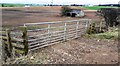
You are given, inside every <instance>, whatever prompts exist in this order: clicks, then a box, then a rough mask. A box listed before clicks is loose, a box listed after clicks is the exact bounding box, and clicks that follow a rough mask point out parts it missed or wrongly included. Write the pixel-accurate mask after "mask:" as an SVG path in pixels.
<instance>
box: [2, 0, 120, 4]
mask: <svg viewBox="0 0 120 66" xmlns="http://www.w3.org/2000/svg"><path fill="white" fill-rule="evenodd" d="M119 1H120V0H53V4H118V2H119ZM51 2H52V0H0V3H32V4H33V3H35V4H50V3H51Z"/></svg>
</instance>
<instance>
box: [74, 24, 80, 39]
mask: <svg viewBox="0 0 120 66" xmlns="http://www.w3.org/2000/svg"><path fill="white" fill-rule="evenodd" d="M78 28H79V22H77V24H76V37H75V38H78Z"/></svg>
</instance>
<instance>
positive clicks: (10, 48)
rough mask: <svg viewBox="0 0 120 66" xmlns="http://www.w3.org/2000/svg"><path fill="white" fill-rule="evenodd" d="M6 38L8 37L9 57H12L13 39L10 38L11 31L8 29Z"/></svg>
mask: <svg viewBox="0 0 120 66" xmlns="http://www.w3.org/2000/svg"><path fill="white" fill-rule="evenodd" d="M6 36H7V43H8V46H7V47H8V52H9V55H10V57H11V55H12V49H13V48H12V44H11V37H10V30H9V29H6Z"/></svg>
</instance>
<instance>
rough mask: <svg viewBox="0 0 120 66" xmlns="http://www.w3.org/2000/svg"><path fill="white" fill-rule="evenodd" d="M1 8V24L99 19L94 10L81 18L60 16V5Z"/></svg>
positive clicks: (86, 12) (15, 24) (13, 24)
mask: <svg viewBox="0 0 120 66" xmlns="http://www.w3.org/2000/svg"><path fill="white" fill-rule="evenodd" d="M0 9H2V24H3V25H12V26H17V25H23V24H24V23H33V22H48V21H49V22H50V21H65V20H77V19H84V18H85V19H93V20H95V21H96V20H97V21H99V20H98V19H99V18H98V17H96V15H95V12H96V11H90V12H89V11H87V10H86V9H83V8H81V9H82V10H84V11H85V14H86V16H85V17H83V18H72V17H61V16H60V9H61V7H60V6H53V7H47V6H44V7H26V8H25V7H21V8H20V7H19V8H0Z"/></svg>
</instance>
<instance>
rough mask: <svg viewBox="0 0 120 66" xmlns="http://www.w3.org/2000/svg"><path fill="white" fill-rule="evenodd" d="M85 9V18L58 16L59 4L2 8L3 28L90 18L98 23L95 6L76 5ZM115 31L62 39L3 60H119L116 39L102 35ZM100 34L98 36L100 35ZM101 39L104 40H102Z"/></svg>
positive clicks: (78, 62) (36, 62)
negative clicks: (88, 7)
mask: <svg viewBox="0 0 120 66" xmlns="http://www.w3.org/2000/svg"><path fill="white" fill-rule="evenodd" d="M79 8H81V10H83V11H84V12H85V15H86V16H85V17H83V18H75V17H61V16H60V10H61V6H41V7H9V8H8V7H4V8H0V9H2V16H3V17H2V18H3V20H2V24H3V27H4V26H5V27H8V26H11V27H14V26H21V25H22V26H23V24H24V23H34V22H48V21H49V22H53V21H65V20H78V19H92V22H100V18H99V17H98V16H96V9H97V8H92V10H91V9H90V10H89V9H87V8H83V7H79ZM106 34H109V35H110V36H113V35H115V38H116V32H115V33H112V34H113V35H111V33H109V32H108V33H103V34H96V35H97V36H96V35H95V36H94V37H93V38H91V37H88V36H87V37H86V36H83V37H80V38H78V39H74V40H72V41H67V42H61V43H58V44H55V45H52V46H48V47H45V48H42V49H39V50H35V51H33V52H30V53H28V55H26V56H22V57H19V58H16V59H12V60H8V61H7V62H6V63H8V64H9V63H13V64H14V63H17V64H18V63H23V64H26V63H28V64H115V63H118V49H117V44H118V41H117V40H114V39H106V37H102V39H101V37H100V36H101V35H103V36H105V35H106ZM99 37H100V38H99ZM103 38H104V39H103Z"/></svg>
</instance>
